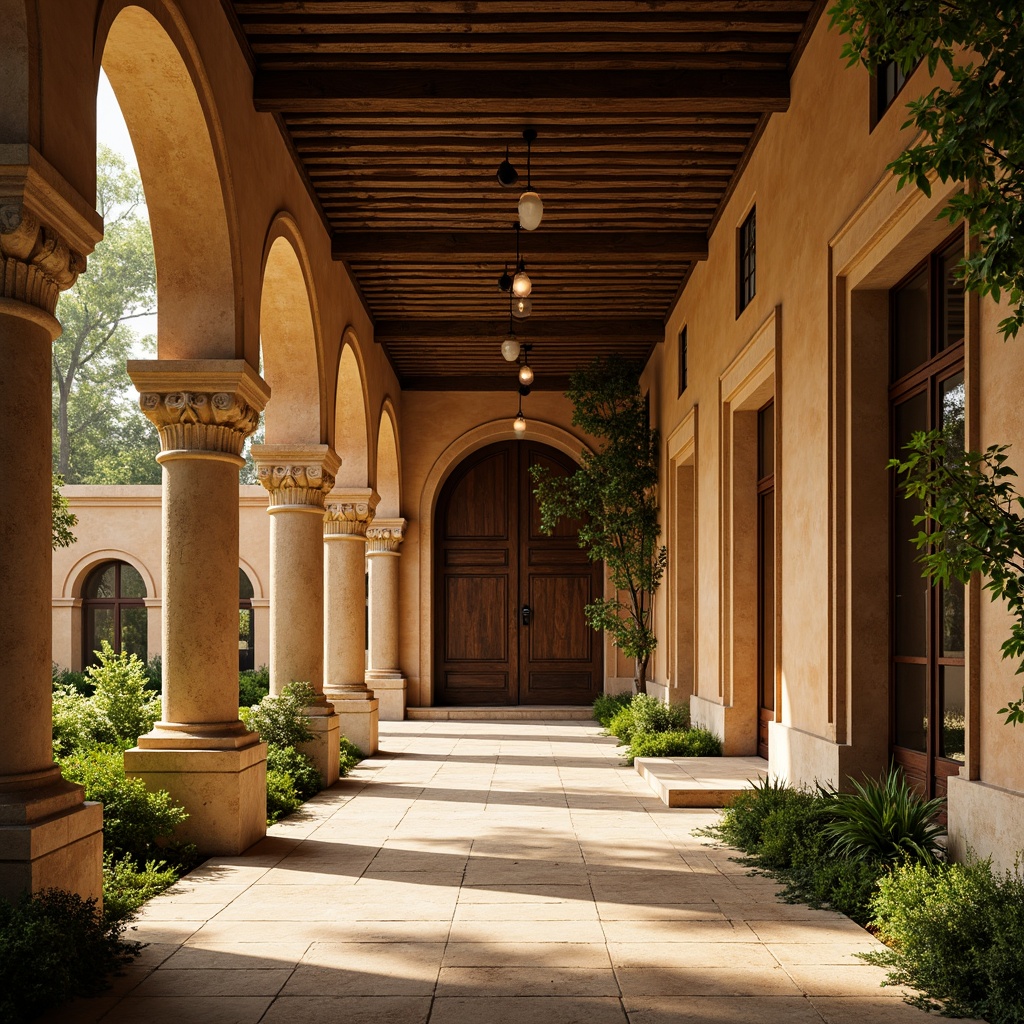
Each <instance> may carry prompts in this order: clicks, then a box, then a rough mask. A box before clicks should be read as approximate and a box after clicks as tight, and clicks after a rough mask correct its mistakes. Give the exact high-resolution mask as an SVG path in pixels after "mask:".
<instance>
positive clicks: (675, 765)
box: [633, 757, 768, 807]
mask: <svg viewBox="0 0 1024 1024" xmlns="http://www.w3.org/2000/svg"><path fill="white" fill-rule="evenodd" d="M633 767H634V768H636V770H637V771H638V772H639V773H640V776H641V778H643V779H644V781H645V782H646V783H647V785H649V786H650V787H651V789H653V790H654V792H655V793H656V794H657V795H658V796H659V797H660V798H661V800H662V802H663V803H664V804H665V806H666V807H726V806H728V805H729V804H731V803H732V801H733V800H734V799H735V798H736V795H737V794H738V793H742V792H743V791H744V790H747V789H753V786H754V783H755V782H761V781H763V780H764V779H766V778H767V777H768V762H767V761H766V760H765V759H764V758H763V757H638V758H637V759H636V761H634V763H633Z"/></svg>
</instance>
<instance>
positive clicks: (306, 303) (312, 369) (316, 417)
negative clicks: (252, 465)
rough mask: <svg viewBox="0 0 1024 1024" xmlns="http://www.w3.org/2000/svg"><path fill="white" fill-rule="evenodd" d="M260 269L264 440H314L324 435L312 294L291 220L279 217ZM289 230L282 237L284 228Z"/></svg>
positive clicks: (288, 442)
mask: <svg viewBox="0 0 1024 1024" xmlns="http://www.w3.org/2000/svg"><path fill="white" fill-rule="evenodd" d="M277 230H278V231H279V233H277V236H276V237H275V238H274V240H273V241H272V242H271V244H270V250H269V252H268V253H267V256H266V261H265V263H264V268H263V290H262V292H261V294H260V345H261V347H262V352H263V373H264V377H265V379H266V381H267V383H268V384H269V385H270V402H269V403H268V404H267V410H266V414H265V416H266V420H265V423H266V443H267V444H319V443H320V442H321V440H322V439H323V437H324V430H323V417H322V414H321V408H322V402H321V396H322V394H323V388H322V387H321V386H320V371H319V360H318V358H317V353H318V345H317V335H316V328H315V326H314V323H315V321H314V310H313V303H312V297H311V295H310V294H309V291H308V289H307V286H306V280H307V275H306V274H305V273H304V272H303V267H302V264H301V263H300V261H299V254H298V252H297V250H296V239H295V238H294V237H288V235H294V232H293V231H291V229H290V222H288V221H285V220H279V221H278V226H277ZM285 231H287V232H288V234H287V235H286V234H285V233H281V232H285Z"/></svg>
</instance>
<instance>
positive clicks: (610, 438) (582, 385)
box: [530, 356, 667, 693]
mask: <svg viewBox="0 0 1024 1024" xmlns="http://www.w3.org/2000/svg"><path fill="white" fill-rule="evenodd" d="M640 369H641V368H640V366H639V365H638V364H636V363H633V362H630V361H628V360H625V359H622V358H621V357H618V356H611V357H609V358H607V359H605V358H598V359H595V360H594V361H593V362H592V363H591V364H590V365H589V366H587V367H585V368H584V369H582V370H577V371H576V372H575V373H574V374H573V375H572V378H571V380H570V384H569V390H568V391H567V392H566V394H567V396H568V398H569V399H570V400H571V401H572V403H573V414H572V422H573V424H574V425H575V426H577V427H581V428H582V429H583V430H585V431H587V432H588V433H589V434H591V435H592V436H593V437H596V438H598V439H599V441H600V442H601V446H600V448H599V450H598V451H597V452H593V453H592V452H588V451H584V452H583V453H582V455H581V458H580V468H579V469H577V470H576V472H575V473H573V474H572V475H571V476H565V477H556V476H552V475H551V473H550V472H549V471H548V469H547V468H546V467H544V466H531V467H530V474H531V476H532V477H533V479H534V481H535V483H536V485H537V486H536V490H535V491H534V494H535V495H536V497H537V501H538V503H539V505H540V513H541V529H542V530H544V531H545V532H547V533H550V532H551V531H552V530H554V528H555V526H556V525H557V523H558V522H559V521H560V520H561V519H569V520H576V521H578V522H579V524H580V525H579V545H580V547H581V548H585V549H586V551H587V554H588V555H589V556H590V558H591V560H592V561H595V562H596V561H601V560H603V561H604V563H605V565H606V566H607V568H608V574H609V576H610V578H611V581H612V586H613V587H615V590H616V593H617V594H618V595H623V596H624V597H625V600H624V601H623V600H620V599H619V597H618V596H617V597H614V598H611V599H607V598H598V599H597V600H596V601H593V602H592V603H591V604H588V605H587V606H586V609H585V611H586V616H587V622H588V623H589V624H590V625H591V626H592V627H593V628H594V629H597V630H604V631H606V632H608V633H610V634H611V636H612V640H613V642H614V644H615V646H616V647H618V648H619V649H620V650H621V651H622V652H623V653H624V654H625V655H626V656H627V657H629V658H633V659H635V660H636V687H637V690H638V692H640V693H646V692H647V666H648V664H649V663H650V659H651V655H652V654H653V653H654V650H655V648H656V647H657V645H658V638H657V637H656V636H655V634H654V623H653V603H654V593H655V591H656V590H657V589H658V585H659V584H660V583H661V579H662V576H663V575H664V573H665V563H666V557H667V555H666V551H665V548H664V547H663V546H662V545H660V544H659V543H658V538H659V537H660V535H661V527H660V526H659V524H658V503H657V500H656V498H655V488H656V486H657V483H658V432H657V431H656V430H653V429H652V428H651V426H650V415H649V413H648V409H647V403H646V402H645V401H644V398H643V396H642V395H641V394H640Z"/></svg>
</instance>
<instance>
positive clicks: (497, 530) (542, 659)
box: [434, 440, 604, 706]
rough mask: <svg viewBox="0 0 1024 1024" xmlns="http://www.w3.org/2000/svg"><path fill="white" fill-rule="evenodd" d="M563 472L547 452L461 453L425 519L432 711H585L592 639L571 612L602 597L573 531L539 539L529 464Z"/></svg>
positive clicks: (592, 690)
mask: <svg viewBox="0 0 1024 1024" xmlns="http://www.w3.org/2000/svg"><path fill="white" fill-rule="evenodd" d="M534 463H540V464H541V465H544V466H548V467H550V468H551V470H552V471H553V472H556V473H563V474H567V473H571V472H573V471H574V470H575V468H576V466H575V463H574V462H573V461H572V459H570V458H569V457H568V456H566V455H563V454H562V453H561V452H559V451H557V450H555V449H554V448H549V447H548V446H547V445H543V444H538V443H534V442H530V441H526V440H523V441H503V442H500V443H499V444H493V445H489V446H488V447H487V448H483V449H481V450H480V451H477V452H474V453H473V454H472V455H470V456H468V457H467V458H466V459H465V460H464V461H463V462H462V463H461V464H460V465H459V466H458V467H457V468H456V469H455V471H454V472H453V473H452V475H451V476H450V477H449V479H448V481H447V482H446V483H445V486H444V488H443V490H442V491H441V496H440V499H439V501H438V504H437V512H436V518H435V524H436V529H435V534H434V535H435V538H436V540H435V549H434V564H435V566H436V570H435V574H434V609H435V611H434V679H435V687H434V691H435V698H434V699H435V703H436V704H441V705H462V706H466V705H470V706H473V705H492V704H493V705H509V704H589V703H590V702H591V701H593V699H594V698H595V697H596V696H597V695H598V694H599V693H600V692H601V690H602V685H603V656H602V649H601V636H600V634H598V633H595V632H594V630H592V629H591V628H590V627H589V626H588V625H587V623H586V620H585V618H584V615H583V607H584V605H586V604H588V603H589V602H590V601H592V600H593V599H594V598H595V597H597V596H599V595H600V594H601V593H602V586H603V578H604V571H603V565H602V564H601V563H598V564H594V563H591V562H590V561H589V559H588V558H587V556H586V554H585V553H584V552H583V551H582V550H580V548H579V546H578V544H577V541H576V526H575V525H574V524H571V523H561V524H560V525H559V527H558V529H557V530H556V532H555V534H554V535H553V536H551V537H548V536H545V535H544V534H543V533H541V531H540V510H539V509H538V507H537V502H536V500H535V499H534V497H533V483H532V480H531V478H530V476H529V467H530V466H531V465H533V464H534Z"/></svg>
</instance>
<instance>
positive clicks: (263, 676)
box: [238, 665, 270, 708]
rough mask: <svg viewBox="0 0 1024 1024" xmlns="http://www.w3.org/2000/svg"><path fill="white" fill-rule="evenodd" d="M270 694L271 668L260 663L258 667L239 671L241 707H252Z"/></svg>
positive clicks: (239, 699)
mask: <svg viewBox="0 0 1024 1024" xmlns="http://www.w3.org/2000/svg"><path fill="white" fill-rule="evenodd" d="M269 694H270V669H268V668H267V666H266V665H260V667H259V668H257V669H246V670H245V671H244V672H239V673H238V703H239V706H240V707H244V708H251V707H252V706H253V705H254V704H259V702H260V701H261V700H263V698H264V697H266V696H269Z"/></svg>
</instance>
